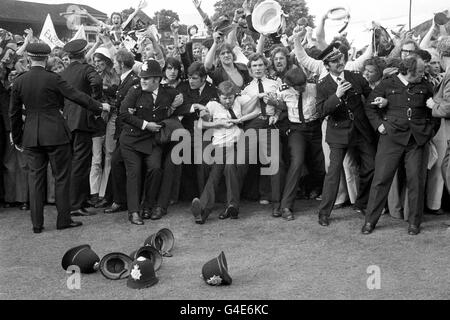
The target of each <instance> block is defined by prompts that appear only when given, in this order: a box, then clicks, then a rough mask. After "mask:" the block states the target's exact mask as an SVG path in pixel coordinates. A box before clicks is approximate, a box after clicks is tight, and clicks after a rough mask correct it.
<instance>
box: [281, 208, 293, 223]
mask: <svg viewBox="0 0 450 320" xmlns="http://www.w3.org/2000/svg"><path fill="white" fill-rule="evenodd" d="M281 216H282V217H283V219H284V220H286V221H292V220H294V219H295V218H294V213H293V212H292V210H291V209H288V208H284V209H283V213H282V214H281Z"/></svg>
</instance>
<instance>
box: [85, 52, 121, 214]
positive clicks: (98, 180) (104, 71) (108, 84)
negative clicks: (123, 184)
mask: <svg viewBox="0 0 450 320" xmlns="http://www.w3.org/2000/svg"><path fill="white" fill-rule="evenodd" d="M93 58H94V59H93V60H94V66H95V69H96V70H97V72H98V73H99V74H100V77H101V78H102V80H103V100H104V102H107V103H109V104H110V105H114V100H115V99H116V91H117V88H118V86H119V83H120V77H119V76H118V75H117V73H116V71H115V69H114V67H113V66H114V63H113V60H112V57H111V55H110V53H109V51H108V50H107V49H106V48H104V47H100V48H98V49H97V50H96V51H95V53H94V56H93ZM116 118H117V110H115V109H113V110H112V111H111V112H110V113H103V114H102V119H103V120H104V122H102V121H100V122H101V123H100V126H101V127H102V128H101V129H99V132H98V133H97V134H94V136H93V137H92V164H91V172H90V179H89V180H90V187H91V197H92V196H94V201H93V202H94V203H93V204H94V206H95V207H96V208H105V207H107V206H108V205H109V203H108V201H107V200H106V199H105V193H106V186H107V184H108V178H109V174H110V172H111V158H112V153H113V152H114V150H115V149H116V140H115V139H114V133H115V131H116ZM104 123H106V130H104V127H103V126H104ZM103 150H104V152H105V162H104V168H102V155H103Z"/></svg>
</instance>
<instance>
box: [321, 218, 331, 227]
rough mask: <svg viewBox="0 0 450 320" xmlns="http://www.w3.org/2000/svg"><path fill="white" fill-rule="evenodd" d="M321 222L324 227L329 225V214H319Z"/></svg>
mask: <svg viewBox="0 0 450 320" xmlns="http://www.w3.org/2000/svg"><path fill="white" fill-rule="evenodd" d="M319 224H320V225H321V226H322V227H328V226H329V225H330V219H328V217H327V216H319Z"/></svg>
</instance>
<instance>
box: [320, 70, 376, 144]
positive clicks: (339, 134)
mask: <svg viewBox="0 0 450 320" xmlns="http://www.w3.org/2000/svg"><path fill="white" fill-rule="evenodd" d="M344 78H345V80H346V81H348V82H350V83H351V84H352V86H353V87H352V88H351V89H350V90H348V91H347V92H346V94H345V95H344V96H343V97H342V98H341V99H339V98H338V97H337V96H336V89H337V86H338V85H337V83H336V82H335V81H334V80H333V78H332V77H331V75H330V74H328V75H327V76H326V77H325V78H323V79H322V80H321V81H319V83H318V84H317V110H318V112H319V113H320V115H321V116H322V117H323V118H324V117H327V116H328V126H327V133H326V142H327V143H328V144H341V145H347V144H349V143H350V142H351V139H352V137H353V136H354V135H355V134H357V133H356V132H355V131H356V130H355V129H358V131H359V133H360V134H362V135H363V137H364V138H365V140H367V142H369V143H373V142H374V141H375V138H376V134H375V131H374V130H373V128H372V126H371V125H370V122H369V120H368V119H367V116H366V113H365V110H364V101H363V97H365V98H367V97H368V96H369V94H370V92H371V91H372V89H371V88H370V86H369V83H368V82H367V81H366V80H365V79H364V78H363V76H362V75H361V74H359V73H356V72H351V71H344Z"/></svg>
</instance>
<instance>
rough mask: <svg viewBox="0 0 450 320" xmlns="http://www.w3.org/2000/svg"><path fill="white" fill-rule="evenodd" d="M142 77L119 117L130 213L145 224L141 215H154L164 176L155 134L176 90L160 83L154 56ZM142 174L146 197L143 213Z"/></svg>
mask: <svg viewBox="0 0 450 320" xmlns="http://www.w3.org/2000/svg"><path fill="white" fill-rule="evenodd" d="M139 77H140V78H141V85H140V86H134V87H132V88H131V89H130V91H128V94H127V96H126V97H125V99H124V100H123V101H122V104H121V107H120V115H119V118H120V120H121V121H122V122H123V130H122V133H121V135H120V148H121V152H122V157H123V159H124V162H125V168H126V172H127V204H128V215H129V216H128V217H129V220H130V222H131V223H132V224H137V225H142V224H144V222H143V221H142V219H150V218H151V214H152V212H151V209H153V206H155V205H156V197H157V196H158V192H159V189H160V184H161V178H162V169H161V157H162V148H161V146H160V145H158V144H157V142H156V139H155V134H156V133H157V132H159V131H160V129H161V127H162V126H161V125H160V124H159V123H161V121H163V120H164V119H167V118H168V117H169V116H170V115H171V114H172V112H173V111H172V109H171V107H172V103H173V102H174V100H175V97H176V95H177V91H176V90H175V89H173V88H171V87H168V86H165V85H161V84H160V82H161V79H162V77H163V74H162V70H161V67H160V65H159V63H158V62H156V61H155V60H148V61H146V62H145V63H144V64H143V65H142V68H141V72H140V74H139ZM144 168H145V171H144ZM143 172H145V174H143ZM143 178H144V179H145V188H144V190H145V198H144V201H143V202H144V207H143V210H142V216H141V213H140V204H141V200H142V199H141V195H142V189H143V188H142V180H143Z"/></svg>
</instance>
